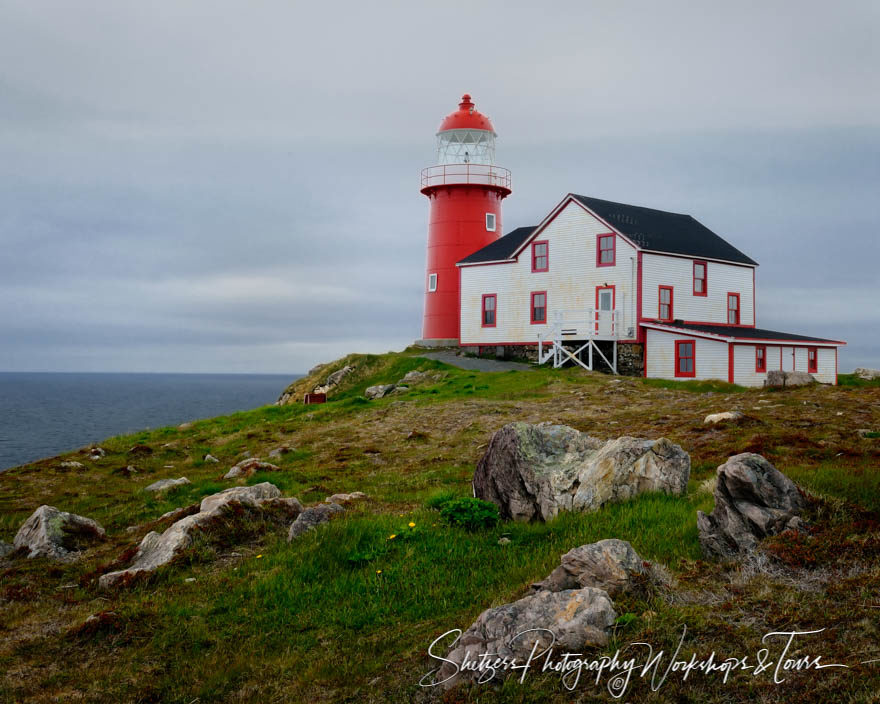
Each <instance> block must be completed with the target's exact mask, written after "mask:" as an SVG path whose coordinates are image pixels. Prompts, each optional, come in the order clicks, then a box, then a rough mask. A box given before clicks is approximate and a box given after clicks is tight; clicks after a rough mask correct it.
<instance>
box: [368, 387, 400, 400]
mask: <svg viewBox="0 0 880 704" xmlns="http://www.w3.org/2000/svg"><path fill="white" fill-rule="evenodd" d="M394 389H395V386H394V384H377V385H376V386H369V387H367V390H366V391H364V396H366V397H367V398H368V399H370V400H375V399H377V398H383V397H385V396H387V395H388V394H390V393H391V392H392V391H394Z"/></svg>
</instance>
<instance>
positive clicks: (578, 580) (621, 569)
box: [532, 538, 647, 597]
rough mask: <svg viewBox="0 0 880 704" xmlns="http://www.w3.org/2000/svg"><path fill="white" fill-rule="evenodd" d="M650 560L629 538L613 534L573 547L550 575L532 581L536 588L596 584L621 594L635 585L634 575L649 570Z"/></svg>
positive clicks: (559, 588) (581, 586)
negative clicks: (647, 561)
mask: <svg viewBox="0 0 880 704" xmlns="http://www.w3.org/2000/svg"><path fill="white" fill-rule="evenodd" d="M646 571H647V570H646V563H645V561H644V560H642V558H641V557H639V554H638V553H637V552H636V551H635V550H634V549H633V546H632V545H630V544H629V543H628V542H626V541H625V540H617V539H615V538H610V539H607V540H600V541H599V542H597V543H590V544H589V545H581V546H580V547H577V548H574V549H573V550H569V551H568V552H567V553H565V554H564V555H563V556H562V561H561V564H560V565H559V567H557V568H556V569H555V570H553V572H551V573H550V576H549V577H547V578H546V579H544V580H542V581H541V582H536V583H535V584H533V585H532V589H534V590H536V591H542V590H546V591H551V592H560V591H563V590H565V589H581V588H583V587H596V588H597V589H604V590H605V591H606V592H608V594H609V596H612V597H614V596H617V595H618V594H622V593H624V592H626V591H629V590H630V589H631V588H632V587H633V577H634V576H635V575H641V574H645V573H646Z"/></svg>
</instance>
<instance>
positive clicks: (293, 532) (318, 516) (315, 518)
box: [287, 504, 345, 540]
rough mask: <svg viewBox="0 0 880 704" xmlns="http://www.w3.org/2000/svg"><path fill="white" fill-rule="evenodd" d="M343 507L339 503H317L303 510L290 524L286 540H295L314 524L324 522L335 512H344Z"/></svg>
mask: <svg viewBox="0 0 880 704" xmlns="http://www.w3.org/2000/svg"><path fill="white" fill-rule="evenodd" d="M344 512H345V509H344V508H342V506H340V505H339V504H318V505H317V506H311V507H309V508H307V509H306V510H305V511H303V512H302V513H301V514H299V516H298V517H297V519H296V520H295V521H294V522H293V523H292V524H291V526H290V530H289V531H288V533H287V539H288V540H295V539H296V538H298V537H299V536H301V535H302V534H303V533H305V532H307V531H310V530H312V529H313V528H315V527H316V526H319V525H321V524H322V523H326V522H327V521H329V520H330V519H331V518H333V517H334V516H336V515H337V514H341V513H344Z"/></svg>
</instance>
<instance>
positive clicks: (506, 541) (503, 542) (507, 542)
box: [498, 536, 510, 545]
mask: <svg viewBox="0 0 880 704" xmlns="http://www.w3.org/2000/svg"><path fill="white" fill-rule="evenodd" d="M498 544H499V545H510V538H508V537H506V536H502V537H501V538H498Z"/></svg>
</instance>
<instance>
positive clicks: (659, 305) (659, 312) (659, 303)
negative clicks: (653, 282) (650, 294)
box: [657, 286, 675, 323]
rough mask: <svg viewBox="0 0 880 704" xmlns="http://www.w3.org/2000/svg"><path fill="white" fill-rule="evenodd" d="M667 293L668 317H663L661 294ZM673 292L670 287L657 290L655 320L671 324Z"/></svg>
mask: <svg viewBox="0 0 880 704" xmlns="http://www.w3.org/2000/svg"><path fill="white" fill-rule="evenodd" d="M664 291H669V317H668V318H664V317H663V292H664ZM674 306H675V290H674V289H673V288H672V286H660V287H659V288H658V289H657V320H663V321H665V322H667V323H671V322H672V321H673V320H675V307H674Z"/></svg>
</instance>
